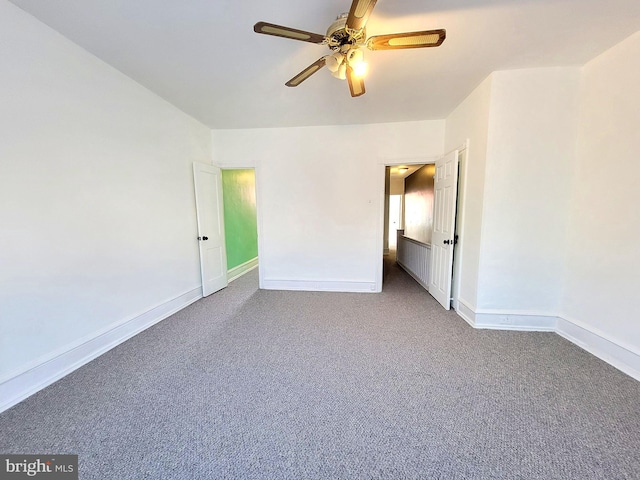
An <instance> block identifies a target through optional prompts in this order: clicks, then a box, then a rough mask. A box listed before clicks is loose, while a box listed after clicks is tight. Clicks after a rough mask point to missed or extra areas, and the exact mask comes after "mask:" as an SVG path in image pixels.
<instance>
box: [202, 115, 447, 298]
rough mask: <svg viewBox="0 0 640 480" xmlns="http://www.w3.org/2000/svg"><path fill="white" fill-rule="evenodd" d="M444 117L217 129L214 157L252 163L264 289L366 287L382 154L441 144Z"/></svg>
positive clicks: (404, 154)
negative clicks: (322, 124) (383, 121)
mask: <svg viewBox="0 0 640 480" xmlns="http://www.w3.org/2000/svg"><path fill="white" fill-rule="evenodd" d="M443 142H444V121H423V122H407V123H390V124H375V125H353V126H340V127H300V128H278V129H256V130H253V129H251V130H218V131H214V132H213V144H214V162H215V163H216V164H219V165H221V166H223V167H230V166H256V191H257V195H258V205H257V207H258V223H259V237H260V238H259V247H260V251H259V255H260V276H261V282H262V286H263V287H264V288H289V289H327V290H346V291H372V290H374V289H375V288H376V282H377V279H378V276H379V273H380V270H379V269H380V267H381V262H382V235H383V224H382V222H383V215H382V214H383V211H382V210H383V204H382V202H383V197H384V196H383V193H384V167H383V165H384V164H385V163H401V162H411V161H417V160H421V159H422V160H424V159H432V157H435V156H438V155H440V154H442V153H443Z"/></svg>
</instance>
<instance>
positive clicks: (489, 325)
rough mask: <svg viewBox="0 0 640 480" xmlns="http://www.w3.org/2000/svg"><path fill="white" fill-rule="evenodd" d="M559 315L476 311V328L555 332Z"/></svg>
mask: <svg viewBox="0 0 640 480" xmlns="http://www.w3.org/2000/svg"><path fill="white" fill-rule="evenodd" d="M557 324H558V317H556V316H549V315H530V314H527V315H519V314H517V313H513V314H511V313H510V314H504V313H503V314H502V315H495V314H487V313H476V315H475V322H474V328H483V329H491V330H519V331H527V332H555V331H556V326H557Z"/></svg>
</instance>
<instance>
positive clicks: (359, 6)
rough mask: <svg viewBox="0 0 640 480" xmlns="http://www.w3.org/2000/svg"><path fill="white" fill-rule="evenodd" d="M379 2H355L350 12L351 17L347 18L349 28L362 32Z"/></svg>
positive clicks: (373, 0) (363, 0)
mask: <svg viewBox="0 0 640 480" xmlns="http://www.w3.org/2000/svg"><path fill="white" fill-rule="evenodd" d="M377 1H378V0H353V2H352V3H351V9H350V10H349V16H348V17H347V28H350V29H352V30H362V29H363V28H364V26H365V24H366V23H367V20H368V19H369V15H371V11H372V10H373V7H375V5H376V2H377Z"/></svg>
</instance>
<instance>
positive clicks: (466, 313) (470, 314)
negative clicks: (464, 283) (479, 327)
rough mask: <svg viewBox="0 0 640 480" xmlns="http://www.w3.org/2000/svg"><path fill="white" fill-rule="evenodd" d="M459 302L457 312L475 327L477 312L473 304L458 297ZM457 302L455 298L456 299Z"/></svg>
mask: <svg viewBox="0 0 640 480" xmlns="http://www.w3.org/2000/svg"><path fill="white" fill-rule="evenodd" d="M457 302H458V308H456V309H455V310H456V313H457V314H458V316H460V317H462V319H463V320H464V321H465V322H467V323H468V324H469V325H471V326H472V327H473V328H475V327H476V314H475V312H474V311H473V307H472V306H471V304H470V303H469V302H466V301H465V300H463V299H461V298H458V299H457ZM454 303H455V300H454Z"/></svg>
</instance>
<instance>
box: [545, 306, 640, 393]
mask: <svg viewBox="0 0 640 480" xmlns="http://www.w3.org/2000/svg"><path fill="white" fill-rule="evenodd" d="M556 333H557V334H558V335H560V336H561V337H564V338H566V339H567V340H569V341H570V342H572V343H574V344H575V345H577V346H579V347H580V348H582V349H584V350H586V351H587V352H589V353H591V354H592V355H595V356H596V357H598V358H599V359H601V360H604V361H605V362H607V363H608V364H609V365H612V366H614V367H615V368H617V369H618V370H621V371H622V372H624V373H626V374H627V375H629V376H630V377H633V378H635V379H636V380H638V381H640V353H639V352H638V350H636V349H635V348H634V347H631V346H628V345H625V344H624V343H623V342H620V341H614V340H613V339H612V338H611V337H608V336H607V335H605V334H603V333H601V332H598V331H597V330H596V329H594V328H592V327H590V326H588V325H586V324H584V323H583V322H580V321H577V320H573V319H567V318H560V319H559V321H558V328H557V329H556Z"/></svg>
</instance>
